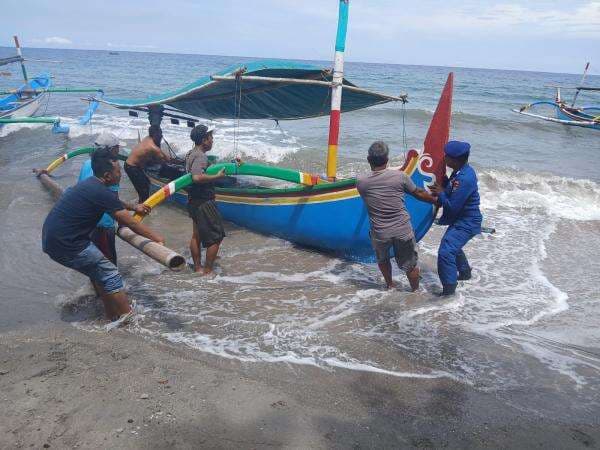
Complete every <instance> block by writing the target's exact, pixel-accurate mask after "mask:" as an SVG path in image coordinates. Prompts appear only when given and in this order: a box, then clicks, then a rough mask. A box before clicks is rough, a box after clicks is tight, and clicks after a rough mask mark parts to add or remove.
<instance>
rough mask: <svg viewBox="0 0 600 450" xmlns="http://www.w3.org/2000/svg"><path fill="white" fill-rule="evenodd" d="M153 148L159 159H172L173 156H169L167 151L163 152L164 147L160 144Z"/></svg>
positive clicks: (165, 160)
mask: <svg viewBox="0 0 600 450" xmlns="http://www.w3.org/2000/svg"><path fill="white" fill-rule="evenodd" d="M153 150H154V156H155V157H156V158H157V159H159V160H161V161H164V162H169V161H171V158H170V157H169V155H167V154H165V152H163V151H162V149H161V148H160V147H159V146H158V145H156V144H154V148H153Z"/></svg>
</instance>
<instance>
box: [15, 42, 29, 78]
mask: <svg viewBox="0 0 600 450" xmlns="http://www.w3.org/2000/svg"><path fill="white" fill-rule="evenodd" d="M13 39H14V40H15V47H17V56H18V57H19V58H20V62H21V70H22V71H23V78H24V79H25V83H27V82H28V81H29V79H28V78H27V70H26V69H25V63H24V62H23V61H24V59H23V53H21V44H19V38H18V37H17V36H13Z"/></svg>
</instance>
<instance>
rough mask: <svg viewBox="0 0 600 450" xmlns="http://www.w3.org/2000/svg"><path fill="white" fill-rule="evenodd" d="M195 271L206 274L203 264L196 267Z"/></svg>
mask: <svg viewBox="0 0 600 450" xmlns="http://www.w3.org/2000/svg"><path fill="white" fill-rule="evenodd" d="M194 272H196V273H198V274H200V275H203V274H204V268H203V267H202V266H198V267H194Z"/></svg>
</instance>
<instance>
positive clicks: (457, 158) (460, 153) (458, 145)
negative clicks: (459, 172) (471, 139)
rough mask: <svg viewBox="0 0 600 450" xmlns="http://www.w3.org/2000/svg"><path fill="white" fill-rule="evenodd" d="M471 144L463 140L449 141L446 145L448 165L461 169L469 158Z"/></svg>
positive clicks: (445, 151)
mask: <svg viewBox="0 0 600 450" xmlns="http://www.w3.org/2000/svg"><path fill="white" fill-rule="evenodd" d="M470 152H471V144H469V143H468V142H461V141H448V143H447V144H446V145H445V147H444V153H445V155H446V157H445V158H444V159H445V161H446V165H447V166H448V167H450V168H451V169H460V168H461V167H462V166H463V165H465V164H466V162H467V161H468V160H469V153H470Z"/></svg>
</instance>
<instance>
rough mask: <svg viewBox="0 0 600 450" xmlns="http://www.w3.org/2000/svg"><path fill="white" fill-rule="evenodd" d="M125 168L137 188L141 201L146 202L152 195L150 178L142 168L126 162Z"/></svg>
mask: <svg viewBox="0 0 600 450" xmlns="http://www.w3.org/2000/svg"><path fill="white" fill-rule="evenodd" d="M123 167H124V168H125V173H126V174H127V176H128V177H129V180H131V184H133V187H134V188H135V191H136V192H137V194H138V197H139V202H140V203H144V202H145V201H146V200H147V199H148V197H150V178H148V175H146V172H144V169H141V168H139V167H137V166H130V165H129V164H127V163H125V164H124V165H123Z"/></svg>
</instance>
